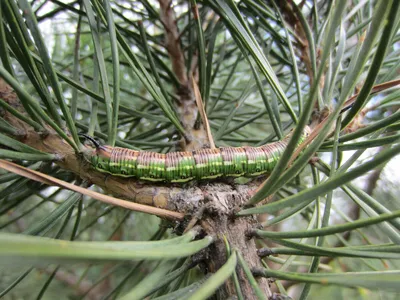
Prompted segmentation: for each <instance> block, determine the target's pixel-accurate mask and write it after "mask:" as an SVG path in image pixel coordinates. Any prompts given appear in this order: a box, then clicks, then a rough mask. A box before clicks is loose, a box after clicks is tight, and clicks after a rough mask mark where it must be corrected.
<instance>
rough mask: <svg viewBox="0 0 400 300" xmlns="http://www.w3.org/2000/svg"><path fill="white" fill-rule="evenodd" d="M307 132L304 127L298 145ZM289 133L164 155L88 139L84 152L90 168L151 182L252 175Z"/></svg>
mask: <svg viewBox="0 0 400 300" xmlns="http://www.w3.org/2000/svg"><path fill="white" fill-rule="evenodd" d="M309 133H310V128H309V127H306V128H305V129H304V132H303V135H302V136H301V138H300V140H299V142H298V145H299V144H301V143H302V142H303V141H304V140H305V139H306V137H307V136H308V135H309ZM290 136H291V134H289V135H287V136H286V137H285V138H284V139H283V140H281V141H277V142H273V143H270V144H266V145H263V146H260V147H249V146H245V147H236V148H235V147H222V148H216V149H201V150H195V151H192V152H170V153H167V154H162V153H156V152H147V151H135V150H131V149H126V148H119V147H111V146H103V145H100V144H98V143H97V142H96V141H95V140H93V139H92V138H90V137H88V136H85V137H86V138H88V139H90V140H91V141H92V142H93V143H94V144H95V146H96V148H95V149H93V150H90V151H88V152H86V153H85V157H86V158H87V160H88V161H90V162H91V164H92V165H93V167H94V168H95V169H96V170H98V171H100V172H105V173H109V174H112V175H115V176H122V177H136V178H138V179H142V180H147V181H153V182H180V183H183V182H188V181H190V180H201V179H215V178H219V177H240V176H245V177H254V176H259V175H263V174H267V173H270V172H271V171H272V170H273V168H274V167H275V165H276V163H277V161H278V160H279V159H280V157H281V156H282V153H283V151H284V150H285V148H286V146H287V143H288V141H289V139H290Z"/></svg>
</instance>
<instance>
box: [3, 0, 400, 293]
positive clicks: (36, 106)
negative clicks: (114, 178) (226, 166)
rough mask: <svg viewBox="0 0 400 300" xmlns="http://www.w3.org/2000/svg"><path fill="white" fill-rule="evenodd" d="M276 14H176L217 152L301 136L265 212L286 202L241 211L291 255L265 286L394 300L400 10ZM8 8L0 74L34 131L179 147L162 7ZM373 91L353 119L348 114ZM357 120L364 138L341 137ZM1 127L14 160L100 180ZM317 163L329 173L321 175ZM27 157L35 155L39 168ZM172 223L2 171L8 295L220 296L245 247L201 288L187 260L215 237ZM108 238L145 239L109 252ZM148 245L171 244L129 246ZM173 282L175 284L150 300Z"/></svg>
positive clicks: (360, 5)
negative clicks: (179, 232)
mask: <svg viewBox="0 0 400 300" xmlns="http://www.w3.org/2000/svg"><path fill="white" fill-rule="evenodd" d="M279 2H280V3H278V2H277V3H275V2H273V1H259V0H246V1H212V0H209V1H199V2H198V3H196V1H195V0H193V1H190V2H189V3H188V2H186V1H173V2H172V3H173V10H174V12H175V16H176V22H177V26H178V28H179V33H180V40H179V41H178V42H179V43H180V45H181V48H182V51H183V54H184V58H185V65H186V68H187V70H189V71H187V73H188V74H187V75H188V76H189V75H191V73H192V72H193V73H194V74H195V76H196V78H198V85H199V88H200V92H201V95H202V98H203V101H204V105H205V110H206V113H207V117H208V119H209V122H210V127H211V131H212V134H213V138H214V140H215V142H216V144H217V146H219V147H221V146H228V145H229V146H243V145H251V146H257V145H262V144H265V143H267V142H271V141H274V140H277V139H281V138H282V137H283V136H284V135H285V134H286V133H287V132H288V129H289V128H295V132H294V138H293V141H292V142H291V144H289V146H288V148H287V151H286V152H285V154H284V156H283V159H281V160H280V161H279V165H278V167H277V168H276V169H275V170H274V172H273V173H272V174H271V176H270V177H269V179H268V182H267V184H265V185H264V186H263V187H262V188H261V189H260V191H259V192H258V193H257V194H256V195H255V196H254V197H253V198H252V199H251V200H250V202H251V203H252V204H257V203H259V202H260V201H261V200H262V199H264V198H265V197H267V196H269V195H272V194H274V195H275V198H274V199H275V200H276V201H274V202H272V203H268V204H263V205H260V206H255V207H252V208H247V209H244V210H242V211H240V212H239V213H238V214H239V215H249V214H250V215H253V214H254V215H260V216H263V214H265V213H269V217H268V219H267V220H266V221H264V223H263V225H265V226H264V228H263V229H262V230H256V231H255V234H257V235H258V236H259V237H261V236H264V237H265V239H261V238H260V239H259V245H260V247H262V246H266V245H268V246H269V247H271V249H272V251H273V253H276V254H280V255H279V256H278V257H275V256H270V257H267V258H264V259H263V263H264V266H265V269H264V270H262V271H263V272H264V273H262V272H261V271H260V272H261V273H262V274H260V272H259V273H258V275H264V276H267V277H274V278H277V279H287V280H289V281H280V280H278V281H277V282H276V288H277V291H278V292H279V293H280V294H282V295H287V294H288V293H289V294H290V295H291V296H292V297H293V298H295V299H306V298H307V297H308V298H309V299H320V298H322V297H324V298H326V299H340V298H343V299H377V298H378V297H380V298H383V299H396V298H398V296H399V292H400V288H399V286H398V281H399V278H400V271H399V270H400V266H399V258H400V257H399V243H400V232H399V230H400V223H399V216H400V214H399V211H400V205H399V201H398V197H397V194H398V192H397V191H398V182H396V181H394V182H395V183H394V185H393V186H389V185H388V183H387V182H386V181H384V179H382V180H380V181H378V179H379V178H381V177H380V176H381V172H382V170H384V171H383V172H385V169H387V166H388V165H391V164H395V163H396V164H398V158H394V157H395V156H396V155H397V154H398V153H399V152H400V145H399V143H398V140H399V132H398V130H399V121H400V113H399V111H398V107H399V96H400V91H399V90H398V88H397V87H396V84H393V85H392V86H389V88H385V89H383V90H382V91H381V92H380V93H377V94H376V93H375V94H371V89H372V87H373V86H374V85H378V84H384V83H387V82H390V81H393V80H396V79H398V74H399V70H400V69H399V67H400V60H399V59H398V57H399V51H400V47H399V46H400V44H399V39H400V34H399V24H400V22H399V21H400V18H399V3H398V1H396V0H394V1H393V0H392V1H390V0H388V1H344V0H339V1H297V2H296V3H297V4H298V5H296V4H293V6H289V5H288V6H286V5H285V4H283V3H282V2H283V1H279ZM0 7H1V11H0V26H1V27H0V57H1V64H0V77H2V78H4V79H5V81H6V82H7V83H8V84H9V85H10V86H11V87H12V88H13V89H14V90H15V91H16V92H17V94H18V97H19V99H20V101H21V103H23V105H24V107H25V109H27V108H28V109H27V111H28V113H29V118H30V119H31V122H32V124H31V125H33V126H37V128H38V130H40V129H41V128H42V125H43V124H49V125H51V126H52V127H53V128H54V129H55V130H56V131H57V132H58V133H59V134H60V135H61V136H62V135H64V136H63V137H64V138H65V140H67V141H68V142H69V144H70V145H72V146H73V147H75V149H76V150H77V152H79V147H80V141H79V138H78V135H77V133H78V132H84V133H87V134H89V135H92V136H95V137H97V138H99V139H102V140H103V141H104V142H105V143H107V144H110V145H118V146H121V147H128V148H131V149H140V150H151V151H157V152H163V153H166V152H169V151H174V150H176V147H177V146H178V142H179V140H180V138H181V136H182V134H185V130H186V129H185V128H184V127H183V126H182V124H181V120H180V116H179V113H178V111H177V109H176V107H177V103H178V102H179V93H178V92H177V91H178V89H179V88H180V83H179V80H178V78H177V77H176V74H175V73H174V71H173V68H172V66H171V59H170V57H169V55H168V51H167V49H166V45H165V35H164V33H165V30H164V26H163V23H162V22H161V21H160V8H159V4H158V2H157V1H109V0H92V1H90V0H83V1H57V0H51V1H44V0H36V1H35V0H33V1H28V0H4V1H1V3H0ZM195 7H197V8H198V10H199V18H198V19H196V18H195V17H194V14H193V10H192V9H193V8H195ZM283 20H284V21H283ZM358 92H359V94H358V95H359V96H358V97H357V99H356V101H355V104H354V106H353V107H352V108H350V109H349V111H347V112H346V113H345V114H341V110H342V108H343V105H344V103H345V101H346V100H348V99H349V98H350V97H351V96H352V95H354V94H356V93H358ZM1 97H2V95H1V94H0V98H1ZM2 103H3V102H2ZM2 109H5V110H9V108H8V107H7V106H4V105H2ZM324 111H329V114H328V117H327V123H326V125H325V126H324V127H323V128H322V129H321V131H320V132H319V134H318V135H317V137H316V138H315V139H314V140H313V141H311V142H310V144H309V146H308V148H307V149H306V150H305V151H303V152H302V154H301V155H300V157H299V159H297V160H296V161H295V163H293V164H292V165H291V167H290V168H289V169H286V167H287V166H288V163H289V159H290V157H291V155H292V154H293V152H294V150H295V142H296V141H295V140H296V138H298V137H299V136H300V134H301V132H302V131H303V128H304V126H305V125H306V124H308V123H309V122H310V120H311V119H312V118H314V120H315V119H316V118H315V116H316V115H318V114H322V113H323V112H324ZM349 123H351V128H352V129H353V130H354V131H355V132H354V133H349V131H346V130H342V129H344V128H345V127H346V126H347V125H349ZM334 125H336V127H334ZM35 128H36V127H35ZM64 128H67V129H68V131H69V132H70V133H71V135H69V136H66V135H65V132H66V130H64ZM331 128H336V129H335V131H334V135H333V136H331V135H329V133H330V130H331ZM0 130H1V137H0V140H1V141H0V144H1V147H0V158H3V159H13V160H15V161H17V162H18V163H19V164H21V165H24V166H27V167H29V168H32V169H34V170H40V171H41V172H43V173H46V174H49V175H51V176H54V177H56V178H60V179H63V180H65V181H68V182H75V184H79V185H83V186H84V185H85V183H82V182H81V181H80V180H79V179H77V178H75V176H74V175H73V174H72V173H70V172H68V171H66V170H63V169H61V168H60V167H58V166H57V165H56V164H54V163H52V162H51V160H53V159H54V156H52V154H44V153H37V152H35V151H34V150H32V149H28V148H24V147H23V146H21V143H20V142H18V140H19V136H18V132H15V130H14V129H13V128H12V127H11V126H10V125H9V124H7V123H6V121H5V120H4V119H0ZM6 135H7V136H10V137H12V138H11V139H10V140H7V139H6V137H5V136H6ZM339 136H340V138H339ZM314 153H316V154H315V155H317V156H318V157H319V158H320V160H318V161H316V160H314V161H315V163H313V164H309V163H308V162H309V160H310V159H311V158H313V157H314ZM27 154H36V155H37V156H36V157H35V158H32V159H30V160H27V159H26V157H27ZM365 173H367V174H366V175H365V176H364V177H361V178H360V179H358V180H357V178H358V177H360V176H362V175H364V174H365ZM386 176H394V175H392V174H390V173H389V175H386ZM377 181H378V187H377V188H374V187H372V188H371V189H370V190H368V186H370V185H374V184H376V182H377ZM363 183H365V184H364V186H365V187H364V186H363ZM92 188H93V189H98V188H97V187H92ZM380 215H381V216H380ZM379 216H380V217H379ZM357 220H359V222H360V223H357V222H353V221H357ZM363 222H364V223H363ZM338 224H344V225H342V226H343V227H341V228H337V227H335V226H337V225H338ZM170 225H171V224H170V223H168V222H165V221H160V220H159V219H158V218H157V217H155V216H151V215H145V214H142V213H138V212H132V211H129V210H126V209H123V208H119V207H114V206H109V205H105V204H102V203H100V202H98V201H97V200H94V199H87V197H83V196H81V195H79V194H76V193H73V192H69V191H65V190H63V189H60V188H55V187H48V186H46V185H44V184H40V183H36V182H34V181H32V180H29V179H26V178H23V177H20V176H18V175H13V174H10V173H7V172H5V171H1V175H0V229H1V234H0V265H1V271H0V295H1V296H3V297H5V299H31V298H36V299H54V298H56V297H57V298H61V299H68V298H69V299H81V298H85V297H87V298H88V299H114V298H118V297H122V296H123V295H127V296H125V297H126V298H125V299H134V297H137V299H140V298H142V297H144V296H145V295H151V299H156V298H157V297H159V298H157V299H186V298H188V297H189V296H192V297H193V298H191V299H205V298H206V297H207V296H210V295H212V294H214V292H215V290H216V289H217V288H218V286H219V285H221V284H223V282H224V281H226V280H227V279H228V278H230V277H231V275H232V274H233V272H234V271H235V269H234V268H235V266H236V265H240V266H241V268H243V269H245V268H246V262H243V261H242V260H241V256H240V253H236V251H235V249H231V252H230V258H229V260H228V261H227V263H226V265H225V266H224V267H223V268H221V270H220V271H221V272H217V273H216V274H213V275H211V276H212V277H210V278H208V277H206V278H204V274H203V273H202V272H201V270H200V269H199V268H198V267H195V268H190V267H189V265H188V261H189V260H186V257H188V256H190V255H191V254H194V253H196V252H198V251H200V250H201V249H203V248H205V247H207V246H208V245H209V244H210V242H211V240H209V239H207V237H204V238H202V239H199V240H196V241H194V239H195V236H196V233H197V232H195V231H190V232H189V233H188V234H186V235H184V236H183V237H181V238H178V239H179V242H177V241H178V240H171V239H172V238H176V235H175V233H174V232H173V231H172V230H171V229H170V228H169V227H171V226H170ZM311 229H315V230H316V231H311ZM335 229H337V230H335ZM329 230H330V231H331V232H327V231H329ZM351 230H354V231H352V232H351V233H350V234H346V233H345V232H348V231H351ZM286 232H287V234H291V236H288V235H285V233H286ZM280 233H282V235H279V234H280ZM327 233H329V235H327ZM326 235H327V236H326ZM40 237H47V238H49V239H43V238H40ZM56 239H60V240H66V241H68V240H74V241H79V242H83V243H84V244H82V246H81V248H79V247H78V248H74V247H75V246H74V245H76V244H78V245H79V243H67V242H66V243H62V242H57V241H55V240H56ZM293 239H294V240H293ZM110 240H113V241H130V242H129V243H128V244H113V245H115V246H111V243H112V242H109V241H110ZM150 240H151V241H158V240H160V242H159V243H160V244H157V242H155V243H153V244H151V243H150V244H148V245H147V244H146V245H147V246H143V245H142V244H140V243H135V242H132V241H150ZM95 241H101V242H103V243H93V242H95ZM171 241H175V242H171ZM271 241H273V242H274V243H275V244H271ZM107 247H115V248H113V249H112V251H109V248H107ZM142 247H147V248H145V249H147V250H146V251H147V252H145V254H143V253H142V252H140V251H141V249H143V248H142ZM228 248H229V247H228ZM228 252H229V251H228ZM166 253H173V254H174V255H175V256H174V257H169V259H168V258H167V257H166V255H167V254H166ZM326 256H329V257H330V259H326V258H325V259H323V258H320V257H326ZM72 262H73V263H74V264H72ZM94 262H96V263H94ZM49 263H50V265H49ZM174 272H175V273H174ZM343 272H349V273H348V274H347V275H344V274H342V273H343ZM171 274H177V276H176V277H175V278H172V277H168V276H167V275H171ZM327 274H328V275H327ZM208 276H209V275H208ZM207 278H208V279H209V280H207ZM248 279H249V281H251V282H254V278H253V277H252V276H251V275H248ZM162 280H166V282H165V285H163V286H161V287H159V289H157V290H155V291H154V290H152V288H154V287H155V286H156V284H155V283H159V282H161V281H162ZM233 280H234V281H235V282H236V283H237V278H236V279H235V278H234V277H233ZM217 283H218V284H217ZM311 283H317V284H312V285H311ZM318 283H323V285H320V284H318ZM187 287H190V288H187ZM189 289H190V291H191V292H189ZM239 290H240V288H238V292H237V295H238V297H239V299H240V298H241V295H240V292H239ZM254 291H255V295H256V297H257V298H259V299H263V297H266V296H265V295H261V294H259V291H258V290H257V288H256V287H255V288H254ZM1 296H0V298H1ZM163 297H164V298H163ZM242 297H243V296H242ZM244 298H246V297H245V296H244Z"/></svg>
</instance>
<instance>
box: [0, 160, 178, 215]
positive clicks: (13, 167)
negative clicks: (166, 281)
mask: <svg viewBox="0 0 400 300" xmlns="http://www.w3.org/2000/svg"><path fill="white" fill-rule="evenodd" d="M0 168H2V169H4V170H7V171H9V172H13V173H15V174H19V175H21V176H24V177H26V178H29V179H32V180H35V181H38V182H42V183H44V184H47V185H56V186H60V187H63V188H66V189H69V190H72V191H75V192H78V193H81V194H83V195H86V196H89V197H92V198H94V199H96V200H99V201H101V202H105V203H108V204H111V205H116V206H120V207H124V208H128V209H131V210H134V211H140V212H144V213H148V214H153V215H156V216H159V217H163V218H168V219H172V220H183V218H184V214H182V213H178V212H173V211H169V210H166V209H161V208H157V207H152V206H148V205H143V204H138V203H134V202H130V201H126V200H121V199H118V198H114V197H111V196H108V195H103V194H100V193H97V192H95V191H91V190H89V189H85V188H82V187H80V186H76V185H73V184H71V183H68V182H65V181H63V180H60V179H57V178H54V177H52V176H49V175H46V174H43V173H40V172H37V171H34V170H31V169H27V168H25V167H22V166H20V165H17V164H14V163H12V162H9V161H6V160H2V159H1V160H0Z"/></svg>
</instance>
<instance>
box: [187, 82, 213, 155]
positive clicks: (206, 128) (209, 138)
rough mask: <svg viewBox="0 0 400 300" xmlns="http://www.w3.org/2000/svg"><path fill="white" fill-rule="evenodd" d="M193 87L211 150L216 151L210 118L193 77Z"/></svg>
mask: <svg viewBox="0 0 400 300" xmlns="http://www.w3.org/2000/svg"><path fill="white" fill-rule="evenodd" d="M192 85H193V90H194V97H195V99H196V104H197V108H198V110H199V113H200V116H201V120H202V121H203V126H204V128H205V130H206V132H207V137H208V142H209V143H210V148H211V149H214V148H215V143H214V139H213V137H212V133H211V129H210V124H209V123H208V118H207V114H206V111H205V109H204V105H203V100H202V99H201V95H200V90H199V87H198V86H197V84H196V81H195V80H194V78H193V77H192Z"/></svg>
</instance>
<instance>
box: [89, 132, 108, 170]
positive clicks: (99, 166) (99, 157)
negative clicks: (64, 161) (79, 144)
mask: <svg viewBox="0 0 400 300" xmlns="http://www.w3.org/2000/svg"><path fill="white" fill-rule="evenodd" d="M82 136H84V137H85V138H86V139H88V140H89V141H91V142H92V144H93V145H94V146H95V148H88V147H86V148H85V149H84V150H83V151H82V153H83V157H84V159H85V160H86V161H88V162H90V163H91V164H92V166H93V167H94V168H95V169H96V170H99V171H101V172H108V171H109V166H110V163H109V162H110V158H111V152H112V147H110V146H103V145H100V144H99V142H97V141H96V140H95V139H93V138H92V137H90V136H87V135H84V134H82Z"/></svg>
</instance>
